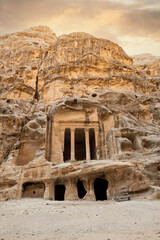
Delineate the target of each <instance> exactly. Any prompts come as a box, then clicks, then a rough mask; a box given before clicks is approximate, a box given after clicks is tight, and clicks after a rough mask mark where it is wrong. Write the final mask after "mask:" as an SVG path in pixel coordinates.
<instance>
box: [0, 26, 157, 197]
mask: <svg viewBox="0 0 160 240" xmlns="http://www.w3.org/2000/svg"><path fill="white" fill-rule="evenodd" d="M141 58H142V57H136V56H134V58H133V59H132V58H130V57H129V56H128V55H127V54H126V53H125V52H124V51H123V49H122V48H121V47H120V46H118V45H117V44H115V43H113V42H110V41H108V40H105V39H98V38H95V37H94V36H92V35H89V34H86V33H71V34H69V35H62V36H59V37H57V36H56V34H55V33H53V32H52V30H50V29H49V28H47V27H42V26H40V27H33V28H31V29H29V30H26V31H23V32H19V33H15V34H11V35H7V36H3V37H0V59H1V60H0V164H1V165H0V199H1V200H5V199H8V198H21V197H44V198H48V199H56V200H65V199H68V200H78V199H84V200H85V199H90V200H94V199H97V200H106V199H114V196H115V195H116V194H117V193H120V192H123V190H124V189H125V190H126V189H127V192H128V193H129V194H130V195H131V197H149V198H159V187H160V90H159V82H160V76H159V74H160V72H159V71H160V70H159V58H156V60H155V58H154V61H153V57H152V61H151V60H150V61H149V60H148V61H146V60H145V63H143V64H142V63H141V64H140V63H139V62H140V59H141ZM146 58H147V56H146ZM146 58H145V59H146ZM151 63H152V64H151ZM144 64H146V66H144ZM142 65H143V66H142ZM156 69H158V70H156ZM97 186H98V187H97Z"/></svg>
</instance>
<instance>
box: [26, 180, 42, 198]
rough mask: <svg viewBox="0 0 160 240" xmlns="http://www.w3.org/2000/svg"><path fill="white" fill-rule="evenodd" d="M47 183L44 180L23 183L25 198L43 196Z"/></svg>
mask: <svg viewBox="0 0 160 240" xmlns="http://www.w3.org/2000/svg"><path fill="white" fill-rule="evenodd" d="M44 191H45V184H44V183H43V182H26V183H24V184H23V194H22V197H24V198H43V197H44Z"/></svg>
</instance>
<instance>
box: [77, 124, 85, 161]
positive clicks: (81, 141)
mask: <svg viewBox="0 0 160 240" xmlns="http://www.w3.org/2000/svg"><path fill="white" fill-rule="evenodd" d="M75 159H76V160H85V159H86V144H85V131H84V129H83V128H76V129H75Z"/></svg>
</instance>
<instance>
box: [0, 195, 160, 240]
mask: <svg viewBox="0 0 160 240" xmlns="http://www.w3.org/2000/svg"><path fill="white" fill-rule="evenodd" d="M2 239H3V240H15V239H20V240H24V239H25V240H32V239H33V240H51V239H56V240H76V239H78V240H82V239H83V240H90V239H92V240H95V239H96V240H122V239H123V240H133V239H134V240H138V239H140V240H146V239H148V240H160V201H158V200H157V201H149V200H131V201H126V202H119V203H118V202H113V201H104V202H99V201H98V202H89V201H64V202H58V201H49V200H43V199H21V200H17V201H16V200H10V201H6V202H0V240H2Z"/></svg>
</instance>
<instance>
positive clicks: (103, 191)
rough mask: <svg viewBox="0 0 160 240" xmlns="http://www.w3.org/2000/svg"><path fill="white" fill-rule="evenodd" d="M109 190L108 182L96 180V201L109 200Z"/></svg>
mask: <svg viewBox="0 0 160 240" xmlns="http://www.w3.org/2000/svg"><path fill="white" fill-rule="evenodd" d="M107 188H108V181H107V180H105V179H101V178H96V180H95V182H94V193H95V196H96V201H98V200H101V201H103V200H107Z"/></svg>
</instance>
